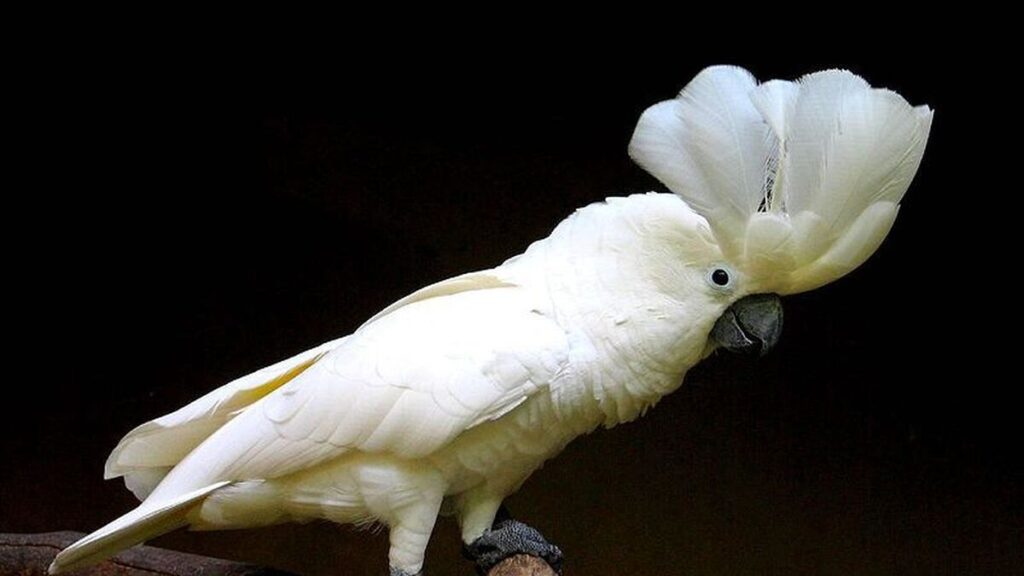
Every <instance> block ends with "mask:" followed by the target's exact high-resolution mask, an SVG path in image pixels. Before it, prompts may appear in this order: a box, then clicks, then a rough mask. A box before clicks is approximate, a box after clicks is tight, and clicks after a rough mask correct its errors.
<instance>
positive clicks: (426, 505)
mask: <svg viewBox="0 0 1024 576" xmlns="http://www.w3.org/2000/svg"><path fill="white" fill-rule="evenodd" d="M408 493H416V492H413V491H412V490H410V491H408ZM416 494H417V497H416V498H414V499H411V501H408V502H402V503H401V505H400V506H396V507H395V509H393V510H392V511H391V518H390V519H389V524H390V526H389V531H388V538H389V540H390V543H391V549H390V550H389V552H388V560H389V565H390V568H391V576H422V574H423V556H424V555H425V554H426V551H427V542H429V541H430V533H431V532H433V530H434V522H435V521H436V520H437V514H438V512H439V511H440V508H441V501H442V499H443V498H444V490H443V487H440V486H437V485H430V484H429V483H428V482H423V483H421V484H420V486H419V491H418V493H416ZM389 504H391V505H392V506H394V505H395V504H397V503H396V502H393V501H391V502H389Z"/></svg>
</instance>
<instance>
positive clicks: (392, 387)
mask: <svg viewBox="0 0 1024 576" xmlns="http://www.w3.org/2000/svg"><path fill="white" fill-rule="evenodd" d="M536 303H537V302H536V301H535V296H533V295H532V294H531V293H529V292H528V291H527V290H524V289H522V288H519V287H515V286H511V285H508V284H501V285H494V286H490V287H487V288H481V289H473V290H467V291H459V292H454V293H448V294H444V295H441V296H433V297H430V298H427V299H423V300H418V301H415V302H412V303H409V304H406V305H404V306H402V307H399V308H396V309H394V310H393V311H391V312H390V313H388V314H387V315H384V316H378V318H377V319H376V320H374V321H373V322H370V323H367V324H366V325H364V327H363V328H361V329H360V330H359V331H357V332H356V333H355V334H353V335H352V336H351V337H350V338H349V339H347V340H345V341H344V342H343V343H342V344H341V345H339V346H338V347H336V348H334V349H333V350H331V351H330V352H328V353H327V354H325V355H324V356H323V357H322V358H320V359H319V360H318V361H317V362H316V363H314V364H313V365H312V366H310V367H309V368H307V369H306V370H305V371H304V372H302V373H301V374H299V375H298V376H297V377H295V378H294V379H292V380H291V381H289V382H288V383H287V384H285V385H284V386H282V387H280V388H278V389H277V390H275V391H274V392H272V393H270V394H269V395H267V396H266V397H265V398H263V399H261V400H260V401H258V402H256V403H255V404H253V405H252V406H251V407H249V408H247V409H246V410H245V411H244V412H243V413H242V414H240V415H239V416H238V417H237V418H235V419H234V420H232V421H231V422H229V423H228V424H227V425H225V426H224V427H223V428H221V429H220V430H218V431H217V433H215V434H214V435H213V436H212V437H211V438H210V439H209V440H208V441H207V442H205V443H203V444H202V445H201V446H200V447H199V448H197V449H196V450H195V451H194V452H193V453H191V454H190V455H189V456H188V457H187V458H186V459H185V460H184V461H183V462H182V463H181V465H179V466H178V467H177V468H175V469H174V470H173V471H172V472H171V474H170V475H169V476H168V477H167V480H166V481H165V482H164V483H163V484H161V486H160V487H159V488H158V489H157V492H159V493H161V494H165V495H173V494H177V493H182V492H183V491H187V490H188V489H189V487H190V486H192V485H194V484H197V483H198V484H202V485H205V484H208V483H209V481H208V479H209V478H218V479H222V480H239V479H252V478H273V477H280V476H284V475H287V474H291V473H294V472H297V471H299V470H303V469H307V468H310V467H312V466H316V465H318V464H320V463H323V462H325V461H327V460H329V459H333V458H337V457H340V456H342V455H344V454H346V453H348V452H350V451H364V452H375V453H390V454H395V455H398V456H401V457H405V458H417V457H422V456H425V455H427V454H430V453H431V452H433V451H436V450H438V449H439V448H441V447H443V446H444V445H446V444H447V443H449V442H451V441H452V440H453V439H454V438H455V437H457V436H458V435H459V434H461V433H462V432H464V431H466V430H468V429H470V428H472V427H474V426H477V425H479V424H481V423H483V422H487V421H489V420H492V419H495V418H498V417H500V416H501V415H503V414H506V413H507V412H508V411H510V410H512V409H514V408H515V407H516V406H518V405H520V404H521V403H522V402H524V401H525V400H526V399H527V398H529V397H530V396H531V395H532V394H535V393H536V392H537V391H538V390H541V389H543V388H545V387H546V386H548V384H549V383H550V382H551V381H552V380H553V379H554V378H555V376H556V375H557V373H558V372H559V370H561V369H562V368H563V367H564V366H565V364H566V362H567V358H568V356H567V354H568V352H567V347H568V344H567V340H566V336H565V333H564V331H563V330H562V329H561V327H560V326H558V324H557V323H556V322H555V321H554V320H553V319H551V318H549V317H547V316H545V315H544V314H542V313H540V312H538V306H536V305H535V304H536ZM499 327H500V329H498V328H499ZM156 495H157V494H156V493H154V496H156Z"/></svg>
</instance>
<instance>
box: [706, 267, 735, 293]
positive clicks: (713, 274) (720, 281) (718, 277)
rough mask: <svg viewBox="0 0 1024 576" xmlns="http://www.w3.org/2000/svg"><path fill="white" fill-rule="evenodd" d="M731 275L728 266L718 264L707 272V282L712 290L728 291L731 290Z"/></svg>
mask: <svg viewBox="0 0 1024 576" xmlns="http://www.w3.org/2000/svg"><path fill="white" fill-rule="evenodd" d="M733 276H734V275H733V273H732V270H730V269H729V267H728V266H725V265H722V264H719V265H717V266H714V267H712V268H711V269H710V270H708V275H707V280H708V284H710V285H711V287H712V288H717V289H719V290H728V289H729V288H732V284H733Z"/></svg>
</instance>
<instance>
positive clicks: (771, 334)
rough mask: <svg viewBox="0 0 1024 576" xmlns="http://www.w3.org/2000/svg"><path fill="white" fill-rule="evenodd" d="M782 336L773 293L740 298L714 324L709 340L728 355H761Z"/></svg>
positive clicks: (778, 302)
mask: <svg viewBox="0 0 1024 576" xmlns="http://www.w3.org/2000/svg"><path fill="white" fill-rule="evenodd" d="M781 334H782V301H781V300H779V297H778V295H776V294H754V295H751V296H744V297H743V298H740V299H739V300H737V301H736V302H734V303H733V305H732V306H729V307H728V308H726V310H725V312H723V313H722V315H721V316H720V317H719V318H718V320H717V321H716V322H715V326H714V328H712V329H711V339H712V340H714V341H715V342H716V343H717V344H718V345H719V346H721V347H722V348H725V349H726V350H729V351H731V352H742V353H746V354H757V355H759V356H764V355H765V354H767V353H768V351H769V350H771V349H772V346H775V343H776V342H778V341H779V336H780V335H781Z"/></svg>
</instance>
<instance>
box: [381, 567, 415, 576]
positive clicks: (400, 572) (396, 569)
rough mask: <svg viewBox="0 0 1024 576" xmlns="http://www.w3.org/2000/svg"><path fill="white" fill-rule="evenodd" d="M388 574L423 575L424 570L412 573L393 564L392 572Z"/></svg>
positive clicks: (390, 575)
mask: <svg viewBox="0 0 1024 576" xmlns="http://www.w3.org/2000/svg"><path fill="white" fill-rule="evenodd" d="M388 576H423V571H422V570H420V571H419V572H417V573H415V574H410V573H408V572H406V571H405V570H402V569H401V568H395V567H394V566H392V567H391V572H389V573H388Z"/></svg>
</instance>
